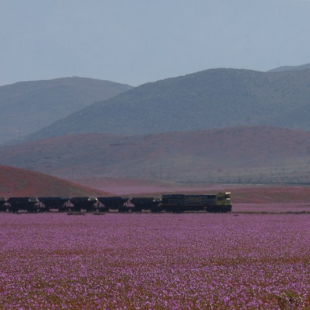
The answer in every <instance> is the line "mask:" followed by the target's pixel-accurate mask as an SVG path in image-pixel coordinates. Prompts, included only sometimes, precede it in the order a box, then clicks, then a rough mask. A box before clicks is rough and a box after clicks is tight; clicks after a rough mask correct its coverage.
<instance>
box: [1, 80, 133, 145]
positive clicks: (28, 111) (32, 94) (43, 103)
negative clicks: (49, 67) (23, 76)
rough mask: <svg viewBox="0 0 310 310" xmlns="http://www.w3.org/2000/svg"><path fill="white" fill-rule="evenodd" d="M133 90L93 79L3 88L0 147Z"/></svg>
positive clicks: (27, 83) (23, 84)
mask: <svg viewBox="0 0 310 310" xmlns="http://www.w3.org/2000/svg"><path fill="white" fill-rule="evenodd" d="M131 88H132V87H131V86H128V85H123V84H118V83H114V82H110V81H102V80H95V79H89V78H78V77H71V78H60V79H54V80H45V81H32V82H19V83H16V84H12V85H5V86H1V87H0V110H1V113H0V144H1V143H4V142H6V141H9V140H11V139H15V140H20V139H22V138H23V136H24V135H27V134H30V133H32V132H34V131H37V130H39V129H41V128H42V127H45V126H47V125H49V124H51V123H52V122H54V121H56V120H58V119H60V118H63V117H65V116H67V115H70V114H72V113H73V112H76V111H78V110H79V109H82V108H85V107H87V106H88V105H90V104H92V103H94V102H96V101H102V100H106V99H109V98H111V97H114V96H115V95H118V94H119V93H121V92H123V91H127V90H129V89H131Z"/></svg>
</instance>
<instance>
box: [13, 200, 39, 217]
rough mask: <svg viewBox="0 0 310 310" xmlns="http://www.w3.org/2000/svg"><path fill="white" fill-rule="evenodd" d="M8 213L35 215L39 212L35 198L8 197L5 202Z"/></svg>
mask: <svg viewBox="0 0 310 310" xmlns="http://www.w3.org/2000/svg"><path fill="white" fill-rule="evenodd" d="M7 203H8V204H9V211H10V212H13V213H18V211H20V210H25V211H28V212H29V213H36V212H38V211H39V210H40V206H39V200H38V199H37V198H35V197H10V198H9V199H8V200H7Z"/></svg>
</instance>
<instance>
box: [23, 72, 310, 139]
mask: <svg viewBox="0 0 310 310" xmlns="http://www.w3.org/2000/svg"><path fill="white" fill-rule="evenodd" d="M309 85H310V70H294V71H283V72H258V71H251V70H239V69H210V70H205V71H202V72H198V73H194V74H189V75H185V76H181V77H176V78H170V79H166V80H161V81H158V82H154V83H147V84H144V85H141V86H138V87H135V88H133V89H131V90H128V91H126V92H123V93H120V94H119V95H116V96H114V97H113V98H110V99H107V100H104V101H101V102H97V103H94V104H92V105H89V106H88V107H86V108H84V109H80V110H79V111H77V112H75V113H73V114H71V115H69V116H67V117H64V118H62V119H60V120H58V121H56V122H54V123H52V124H51V125H49V126H47V127H45V128H43V129H41V130H39V131H37V132H36V133H33V134H31V135H29V136H26V137H25V141H29V140H38V139H43V138H48V137H57V136H63V135H68V134H85V133H110V134H126V135H140V134H153V133H163V132H179V131H183V132H184V131H194V130H208V129H215V128H228V127H235V126H256V125H259V126H274V127H285V128H291V129H299V130H310V122H309V115H310V104H309V103H310V102H309V100H310V99H309V98H310V87H309Z"/></svg>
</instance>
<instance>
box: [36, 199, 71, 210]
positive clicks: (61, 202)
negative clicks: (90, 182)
mask: <svg viewBox="0 0 310 310" xmlns="http://www.w3.org/2000/svg"><path fill="white" fill-rule="evenodd" d="M38 199H39V201H40V202H41V203H42V204H43V206H44V211H50V210H52V209H58V212H64V211H67V207H66V203H67V202H68V201H69V198H66V197H39V198H38Z"/></svg>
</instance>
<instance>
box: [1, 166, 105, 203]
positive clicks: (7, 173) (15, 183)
mask: <svg viewBox="0 0 310 310" xmlns="http://www.w3.org/2000/svg"><path fill="white" fill-rule="evenodd" d="M93 195H108V193H106V192H104V191H100V190H96V189H92V188H89V187H86V186H83V185H80V184H75V183H72V182H69V181H66V180H61V179H59V178H56V177H52V176H49V175H46V174H42V173H38V172H33V171H28V170H25V169H19V168H13V167H8V166H0V196H1V197H6V198H8V197H13V196H35V197H38V196H62V197H74V196H93Z"/></svg>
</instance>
